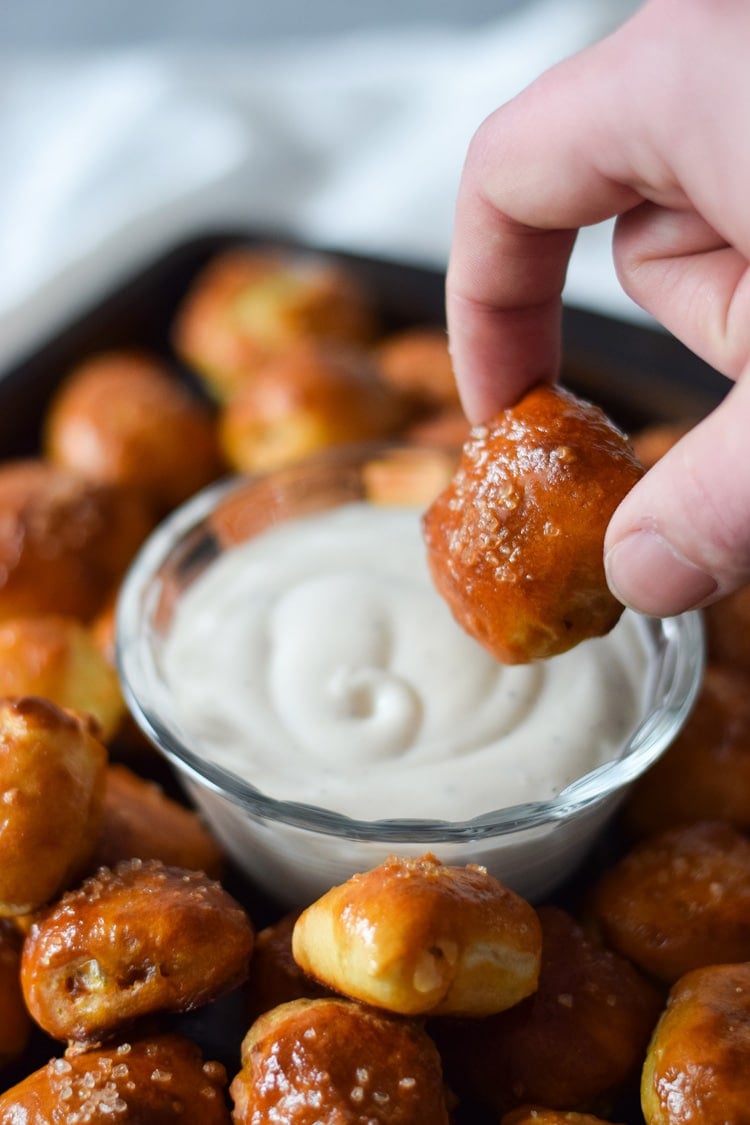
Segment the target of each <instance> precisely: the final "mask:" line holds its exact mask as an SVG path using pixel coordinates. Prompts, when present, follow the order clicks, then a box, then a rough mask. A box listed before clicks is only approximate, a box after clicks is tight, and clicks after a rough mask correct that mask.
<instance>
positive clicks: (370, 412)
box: [219, 345, 401, 473]
mask: <svg viewBox="0 0 750 1125" xmlns="http://www.w3.org/2000/svg"><path fill="white" fill-rule="evenodd" d="M400 421H401V406H400V404H399V402H398V400H397V399H396V398H395V397H394V396H393V394H392V393H391V391H390V390H388V388H387V387H386V386H385V385H384V384H383V383H381V382H380V380H379V379H378V378H377V376H376V374H375V372H374V370H373V369H372V368H371V366H370V363H369V360H368V359H367V357H366V356H365V354H364V353H361V352H355V351H343V350H341V349H338V348H337V349H331V348H330V346H329V347H325V348H324V347H321V346H320V345H315V346H312V345H304V346H299V347H297V348H294V349H290V350H289V351H286V352H284V353H283V354H281V355H279V356H277V357H275V358H273V359H271V360H269V361H268V362H267V363H265V364H264V365H263V366H262V367H261V368H260V369H259V371H258V372H257V374H256V375H255V377H254V378H253V379H252V381H251V382H249V383H248V384H247V386H246V387H244V388H243V389H242V390H241V391H239V392H238V393H237V394H236V395H235V396H234V398H233V399H232V400H231V402H229V403H227V404H226V406H225V407H224V409H223V411H222V413H221V416H220V419H219V435H220V440H221V444H222V448H223V450H224V455H225V456H226V458H227V461H228V462H229V464H230V465H231V466H232V468H234V469H235V470H237V471H238V472H243V473H253V472H266V471H268V470H271V469H278V468H282V467H283V466H285V465H290V464H292V463H293V462H295V461H299V460H300V459H301V458H303V457H306V456H309V455H310V454H313V453H317V452H318V451H320V450H323V449H329V448H331V447H332V446H336V445H344V444H348V443H353V442H359V441H374V440H376V439H378V438H383V437H386V436H388V435H390V434H392V433H393V432H394V431H395V429H396V428H397V426H398V424H399V423H400Z"/></svg>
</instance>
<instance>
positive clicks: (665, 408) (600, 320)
mask: <svg viewBox="0 0 750 1125" xmlns="http://www.w3.org/2000/svg"><path fill="white" fill-rule="evenodd" d="M238 244H250V245H255V244H273V245H284V246H287V247H289V248H291V249H307V247H300V246H299V244H298V243H296V242H290V241H289V240H287V239H283V238H279V237H278V236H277V235H275V234H266V233H263V232H259V233H258V232H256V233H248V232H238V231H230V232H226V233H221V234H216V233H209V234H203V235H199V236H197V237H194V238H191V239H190V240H189V241H185V242H183V243H181V244H179V245H177V246H175V247H174V248H173V249H171V250H169V251H168V252H166V253H162V254H160V255H159V256H158V257H156V258H155V259H154V260H153V261H151V262H148V263H146V264H145V265H144V267H143V268H142V269H141V270H139V271H137V272H136V273H135V274H134V275H133V276H132V277H131V278H130V279H129V280H126V281H125V282H123V283H121V284H119V285H117V286H116V288H113V290H112V291H111V292H109V293H107V294H105V295H103V296H102V298H101V300H100V301H98V302H97V303H96V304H94V305H93V306H92V307H90V308H85V309H82V310H81V312H80V314H79V315H78V316H76V317H75V318H74V319H73V320H72V321H71V322H70V323H69V324H68V325H67V327H65V328H63V329H62V330H61V331H59V332H56V333H55V334H54V335H52V336H51V337H49V338H45V339H41V340H40V341H39V343H38V346H37V347H36V348H35V350H34V351H33V352H32V353H31V354H29V355H27V356H26V357H25V358H23V359H22V360H21V361H19V362H17V363H15V364H14V365H13V367H12V368H10V369H9V370H7V371H5V372H0V459H7V458H10V457H16V456H22V455H27V454H30V453H34V452H36V451H37V450H38V449H39V440H40V431H41V422H42V419H43V416H44V412H45V408H46V406H47V403H48V402H49V400H50V398H51V396H52V394H53V393H54V391H55V389H56V387H57V385H58V384H59V382H60V380H61V379H62V378H63V377H64V376H65V375H66V374H67V373H68V371H70V369H71V368H72V367H73V366H74V365H75V364H76V363H78V362H79V361H80V360H82V359H84V358H85V357H86V356H88V355H90V354H91V353H92V352H95V351H98V350H101V349H108V348H116V347H143V348H148V349H153V350H154V351H156V352H157V353H158V354H160V355H162V356H165V357H167V358H169V359H170V360H171V362H172V363H173V364H174V366H175V367H176V368H177V370H178V371H181V372H182V376H183V377H184V378H185V379H188V380H190V379H191V376H190V373H189V372H187V371H185V370H184V369H182V368H181V367H180V364H179V361H178V360H177V358H176V357H175V356H174V355H173V353H172V350H171V347H170V330H171V324H172V320H173V314H174V312H175V309H176V307H177V305H178V304H179V302H180V300H181V298H182V297H183V296H184V294H185V292H186V290H187V289H188V287H189V286H190V284H191V282H192V281H193V279H194V278H195V277H196V274H197V273H198V271H199V270H200V269H201V268H202V267H203V266H204V265H205V264H206V263H207V262H208V261H209V260H210V258H211V257H212V256H213V255H214V254H216V253H217V252H218V251H220V250H223V249H227V248H229V247H230V246H236V245H238ZM314 249H317V248H314ZM333 256H334V257H335V258H338V259H339V260H341V261H342V262H343V263H344V264H345V265H346V266H347V267H348V268H349V269H352V270H354V271H355V272H356V273H357V274H358V275H359V277H360V278H361V280H362V281H363V282H364V284H365V285H366V287H367V288H368V290H369V291H370V292H371V294H372V296H373V298H374V300H375V302H376V305H377V307H378V309H379V312H380V315H381V318H382V324H383V328H384V329H385V330H389V329H395V328H399V327H404V326H408V325H413V324H420V323H421V324H442V323H443V322H444V292H443V287H444V278H443V275H442V274H441V273H440V272H439V271H436V270H430V269H424V268H421V267H419V266H412V265H406V264H401V263H396V262H390V261H382V260H377V259H373V258H365V257H361V256H357V255H350V254H341V253H333ZM564 356H565V358H564V379H565V382H566V383H567V384H568V385H569V386H571V387H572V388H573V389H574V390H578V391H579V392H580V393H582V394H585V395H586V396H587V397H589V398H591V399H593V400H594V401H596V402H598V403H599V404H600V405H601V406H603V407H604V408H605V409H606V410H607V411H608V412H609V413H610V414H611V415H612V417H613V418H614V419H615V420H616V421H617V422H618V423H619V424H620V425H621V426H623V428H625V429H626V430H629V431H631V432H632V431H635V430H637V429H638V428H640V427H641V426H643V425H645V424H647V423H649V422H652V421H658V422H663V421H670V420H682V419H691V418H697V417H701V416H703V415H705V414H706V413H707V412H708V411H709V410H710V409H711V408H712V407H713V406H714V405H716V403H718V402H719V401H720V399H721V398H722V397H723V395H724V394H725V393H726V390H727V387H728V384H727V382H726V380H724V379H723V378H722V377H721V376H719V375H718V374H717V373H716V372H715V371H713V370H712V369H711V368H709V367H708V366H707V365H706V364H704V363H702V362H701V361H700V360H698V359H697V358H696V357H695V356H693V355H692V354H691V353H690V352H688V351H687V350H686V349H685V348H684V347H683V346H682V345H680V344H679V343H678V342H677V341H676V340H674V339H673V338H672V337H670V336H668V335H667V334H665V333H662V332H660V331H658V330H656V329H652V328H649V327H644V326H641V325H636V324H634V323H628V322H620V321H616V320H612V319H610V318H608V317H605V316H601V315H598V314H595V313H591V312H586V311H582V310H579V309H573V308H568V309H566V311H565V316H564ZM152 767H153V762H152V761H151V760H149V765H148V766H147V769H151V768H152ZM163 768H164V770H166V769H167V767H166V766H164V767H163ZM158 780H159V781H160V782H162V783H163V784H164V783H166V784H167V787H168V788H170V785H169V778H168V777H167V775H166V774H160V775H159V776H158ZM607 847H608V844H607V841H606V839H605V840H603V841H602V843H601V845H600V849H604V850H606V849H607ZM590 862H596V857H594V859H593V860H592V861H590ZM233 879H234V882H232V881H231V880H230V883H229V886H230V889H231V890H233V891H234V892H235V893H237V894H238V895H239V897H244V898H245V899H246V900H247V895H248V894H251V893H252V892H251V891H250V889H249V888H247V887H246V886H245V885H244V884H243V883H242V881H241V880H240V879H239V877H238V876H236V875H235V876H233ZM564 893H570V888H568V889H567V892H564ZM250 909H251V914H252V915H253V916H254V918H255V920H256V921H258V922H260V923H261V924H262V923H263V922H264V921H267V920H268V917H264V916H263V914H264V913H266V914H267V916H271V915H272V911H273V907H272V906H270V905H269V904H268V903H260V904H258V903H256V901H255V900H253V902H252V904H251V906H250ZM243 1018H244V1017H243V1013H242V1009H241V1003H240V1001H239V999H238V997H237V996H233V997H230V998H226V999H224V1000H222V1001H219V1002H218V1003H217V1004H216V1005H213V1006H210V1007H209V1008H208V1009H206V1010H204V1011H202V1012H199V1013H196V1014H194V1015H193V1016H190V1017H183V1018H181V1019H180V1020H178V1021H177V1024H178V1026H179V1027H180V1028H181V1029H182V1030H184V1031H185V1032H186V1033H187V1034H190V1035H192V1036H193V1038H195V1039H196V1040H197V1041H199V1042H200V1043H201V1046H202V1047H203V1048H204V1050H205V1051H206V1053H207V1054H208V1055H210V1057H213V1058H220V1059H221V1060H222V1061H223V1062H225V1064H226V1065H227V1067H228V1068H229V1071H230V1076H231V1074H232V1072H233V1068H236V1066H237V1050H238V1047H239V1041H240V1039H241V1036H242V1033H243V1030H244V1028H243V1026H242V1020H243ZM59 1050H60V1048H59V1045H54V1044H51V1043H50V1042H49V1041H46V1040H44V1039H43V1038H42V1039H40V1042H39V1043H37V1044H36V1046H35V1050H34V1054H35V1056H36V1063H35V1065H39V1064H40V1062H42V1061H45V1060H46V1058H48V1057H49V1056H50V1055H51V1054H53V1053H59ZM3 1077H4V1078H5V1084H6V1085H7V1084H8V1079H9V1077H10V1076H9V1075H7V1074H6V1075H5V1076H3ZM0 1082H2V1078H0ZM615 1112H616V1115H614V1114H613V1115H612V1118H611V1119H612V1120H613V1121H618V1122H624V1123H627V1125H641V1122H642V1118H641V1116H640V1112H639V1110H638V1108H637V1093H636V1091H635V1090H633V1091H632V1092H631V1094H630V1096H629V1099H628V1101H627V1104H625V1105H622V1106H618V1107H617V1109H616V1111H615ZM485 1120H486V1119H485V1118H484V1117H483V1116H482V1115H481V1114H480V1113H478V1112H477V1111H474V1110H470V1109H469V1110H467V1111H466V1114H465V1115H464V1116H462V1117H461V1122H462V1123H465V1125H480V1123H481V1125H484V1122H485Z"/></svg>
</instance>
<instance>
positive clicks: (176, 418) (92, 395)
mask: <svg viewBox="0 0 750 1125" xmlns="http://www.w3.org/2000/svg"><path fill="white" fill-rule="evenodd" d="M44 443H45V450H46V453H47V455H48V457H49V458H50V460H52V461H53V462H54V463H55V464H57V465H62V466H63V467H65V468H67V469H71V470H73V471H74V472H77V473H80V474H81V475H82V476H84V477H87V478H89V479H91V480H95V481H101V482H104V483H107V484H112V485H117V486H119V487H122V488H125V489H128V490H130V491H131V492H134V493H136V494H137V495H138V496H140V497H141V498H142V499H143V501H144V503H146V504H147V505H148V507H149V508H150V509H153V510H154V512H155V513H156V515H157V516H161V515H164V514H165V513H166V512H168V511H169V510H170V509H171V508H174V507H175V506H176V505H177V504H179V503H181V502H182V501H183V500H186V499H187V498H188V497H189V496H191V495H192V494H193V493H194V492H197V491H198V490H199V489H200V488H203V487H204V485H207V484H209V483H210V482H211V481H213V480H215V479H216V477H217V476H218V475H219V473H220V472H221V468H222V462H221V458H220V455H219V449H218V442H217V436H216V427H215V424H214V418H213V415H212V413H211V411H210V410H209V409H208V408H207V406H206V405H205V404H204V403H203V402H201V401H200V400H199V399H198V398H196V397H195V395H193V394H191V393H190V392H189V391H188V389H187V387H186V386H185V385H184V384H182V383H180V382H179V381H178V379H177V377H176V376H175V375H174V374H172V372H171V371H170V370H169V369H168V368H167V367H166V366H165V365H164V364H163V363H162V362H161V361H160V360H158V359H157V358H156V357H155V356H151V355H148V354H147V353H145V352H130V351H111V352H102V353H101V354H98V355H94V356H91V357H90V358H89V359H87V360H85V361H84V362H83V363H81V364H80V365H79V366H78V367H76V368H75V369H74V370H73V371H72V372H71V373H70V374H69V375H68V376H67V378H66V379H65V380H64V381H63V383H62V385H61V386H60V388H59V390H58V391H57V393H56V395H55V397H54V399H53V400H52V404H51V406H50V408H49V410H48V412H47V415H46V418H45V437H44Z"/></svg>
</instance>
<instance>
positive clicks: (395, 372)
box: [373, 325, 459, 413]
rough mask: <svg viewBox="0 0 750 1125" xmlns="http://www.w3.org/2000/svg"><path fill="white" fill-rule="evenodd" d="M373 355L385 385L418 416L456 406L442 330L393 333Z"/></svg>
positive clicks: (411, 330) (451, 369) (435, 328)
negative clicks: (402, 399)
mask: <svg viewBox="0 0 750 1125" xmlns="http://www.w3.org/2000/svg"><path fill="white" fill-rule="evenodd" d="M373 354H374V359H375V363H376V365H377V368H378V371H379V372H380V374H381V376H382V378H383V379H384V380H385V382H386V383H387V384H388V385H389V386H390V387H393V389H394V390H395V391H398V393H399V394H400V395H402V396H403V397H404V399H405V400H406V402H407V403H410V404H411V405H412V407H413V409H415V410H416V411H418V412H419V413H424V412H425V411H428V412H429V411H432V410H437V409H442V408H445V407H454V408H458V407H459V397H458V387H457V386H456V377H455V375H454V374H453V363H452V361H451V357H450V352H449V351H448V334H447V332H446V329H445V328H438V327H435V326H432V325H425V326H421V327H414V328H404V329H402V330H401V331H400V332H392V333H391V334H390V335H388V336H386V337H385V338H384V339H383V340H381V342H380V343H379V344H378V346H377V347H376V349H375V351H374V353H373Z"/></svg>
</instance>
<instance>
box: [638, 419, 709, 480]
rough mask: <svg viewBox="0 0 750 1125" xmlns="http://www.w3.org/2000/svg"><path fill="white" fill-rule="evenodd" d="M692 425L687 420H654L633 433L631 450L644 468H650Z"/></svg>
mask: <svg viewBox="0 0 750 1125" xmlns="http://www.w3.org/2000/svg"><path fill="white" fill-rule="evenodd" d="M693 425H694V423H693V422H688V421H681V422H656V423H654V424H653V425H651V426H645V427H644V429H642V430H639V431H638V433H636V434H634V435H633V439H632V441H633V452H634V453H635V455H636V457H637V458H638V460H639V461H640V463H641V464H642V465H643V467H644V469H650V468H651V467H652V465H655V464H656V462H657V461H660V460H661V458H662V457H663V456H664V454H665V453H669V451H670V449H672V448H673V446H675V445H677V442H678V441H679V440H680V438H683V437H684V436H685V434H686V433H687V432H688V431H689V430H690V429H691V428H692V426H693Z"/></svg>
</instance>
